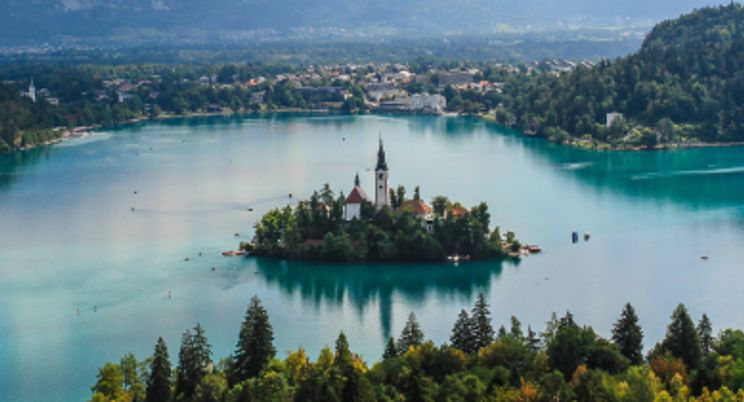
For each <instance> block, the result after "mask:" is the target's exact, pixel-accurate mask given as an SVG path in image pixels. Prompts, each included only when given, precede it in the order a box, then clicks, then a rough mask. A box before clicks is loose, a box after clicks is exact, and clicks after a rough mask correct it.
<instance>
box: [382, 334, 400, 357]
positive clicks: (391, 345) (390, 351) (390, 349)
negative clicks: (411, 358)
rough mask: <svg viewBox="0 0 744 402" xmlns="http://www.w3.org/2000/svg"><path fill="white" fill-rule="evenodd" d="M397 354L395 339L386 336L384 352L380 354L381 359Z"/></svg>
mask: <svg viewBox="0 0 744 402" xmlns="http://www.w3.org/2000/svg"><path fill="white" fill-rule="evenodd" d="M397 356H398V350H397V349H396V348H395V339H393V337H392V336H391V337H390V338H388V342H387V345H386V346H385V352H384V353H383V354H382V358H383V359H392V358H394V357H397Z"/></svg>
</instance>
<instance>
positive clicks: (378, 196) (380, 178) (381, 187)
mask: <svg viewBox="0 0 744 402" xmlns="http://www.w3.org/2000/svg"><path fill="white" fill-rule="evenodd" d="M388 179H389V170H388V165H387V162H385V148H384V147H383V146H382V138H380V149H379V150H378V151H377V166H376V167H375V206H376V207H377V208H382V207H385V206H390V189H389V183H388Z"/></svg>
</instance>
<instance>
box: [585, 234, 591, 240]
mask: <svg viewBox="0 0 744 402" xmlns="http://www.w3.org/2000/svg"><path fill="white" fill-rule="evenodd" d="M591 237H592V234H591V233H589V232H584V241H589V239H591Z"/></svg>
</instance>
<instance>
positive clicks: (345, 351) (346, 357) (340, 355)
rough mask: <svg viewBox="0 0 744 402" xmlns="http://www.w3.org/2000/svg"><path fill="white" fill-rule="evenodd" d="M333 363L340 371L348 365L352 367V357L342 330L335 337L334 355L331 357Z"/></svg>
mask: <svg viewBox="0 0 744 402" xmlns="http://www.w3.org/2000/svg"><path fill="white" fill-rule="evenodd" d="M333 364H334V365H335V366H336V367H338V368H340V369H341V370H342V371H343V370H345V369H347V368H348V367H353V358H352V355H351V350H350V349H349V340H348V339H347V338H346V335H345V334H344V333H343V331H342V332H341V333H340V334H339V335H338V338H336V355H335V356H334V359H333Z"/></svg>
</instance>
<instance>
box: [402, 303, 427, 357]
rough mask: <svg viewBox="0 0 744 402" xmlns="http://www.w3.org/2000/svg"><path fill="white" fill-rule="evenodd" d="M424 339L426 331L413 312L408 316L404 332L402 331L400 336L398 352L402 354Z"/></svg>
mask: <svg viewBox="0 0 744 402" xmlns="http://www.w3.org/2000/svg"><path fill="white" fill-rule="evenodd" d="M423 341H424V332H423V331H422V330H421V326H420V325H419V323H418V321H417V320H416V314H414V313H411V315H409V316H408V320H407V321H406V325H405V327H403V332H401V334H400V338H398V345H397V346H396V348H397V349H398V352H399V353H401V354H402V353H405V352H406V351H407V350H408V348H409V347H411V346H417V345H421V342H423Z"/></svg>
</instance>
